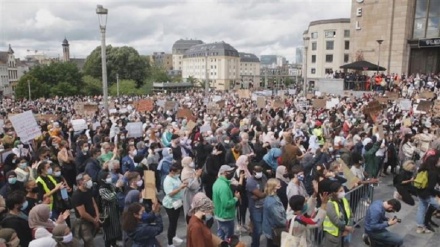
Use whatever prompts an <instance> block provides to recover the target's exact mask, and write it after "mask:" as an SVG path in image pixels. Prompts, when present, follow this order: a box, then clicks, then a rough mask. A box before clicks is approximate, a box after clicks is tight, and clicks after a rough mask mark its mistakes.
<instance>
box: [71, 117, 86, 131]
mask: <svg viewBox="0 0 440 247" xmlns="http://www.w3.org/2000/svg"><path fill="white" fill-rule="evenodd" d="M70 122H71V123H72V128H73V130H74V131H81V130H85V129H87V123H86V120H84V119H75V120H72V121H70Z"/></svg>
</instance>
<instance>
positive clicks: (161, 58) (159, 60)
mask: <svg viewBox="0 0 440 247" xmlns="http://www.w3.org/2000/svg"><path fill="white" fill-rule="evenodd" d="M149 58H150V64H151V65H155V66H158V67H160V68H163V69H165V70H166V71H168V70H173V55H172V54H168V53H165V52H154V53H153V55H151V56H149Z"/></svg>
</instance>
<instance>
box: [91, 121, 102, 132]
mask: <svg viewBox="0 0 440 247" xmlns="http://www.w3.org/2000/svg"><path fill="white" fill-rule="evenodd" d="M99 126H101V123H99V122H94V123H93V125H92V129H93V130H96V128H98V127H99Z"/></svg>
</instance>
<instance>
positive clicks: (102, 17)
mask: <svg viewBox="0 0 440 247" xmlns="http://www.w3.org/2000/svg"><path fill="white" fill-rule="evenodd" d="M96 14H97V15H98V20H99V29H100V30H101V62H102V91H103V93H102V95H103V97H104V113H105V116H107V117H108V88H107V86H108V85H107V58H106V57H107V55H106V51H105V48H106V47H105V28H106V25H107V14H108V9H106V8H104V7H102V5H98V6H96Z"/></svg>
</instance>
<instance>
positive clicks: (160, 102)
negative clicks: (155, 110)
mask: <svg viewBox="0 0 440 247" xmlns="http://www.w3.org/2000/svg"><path fill="white" fill-rule="evenodd" d="M165 103H166V100H158V101H156V105H157V106H159V107H162V108H164V107H165Z"/></svg>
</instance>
